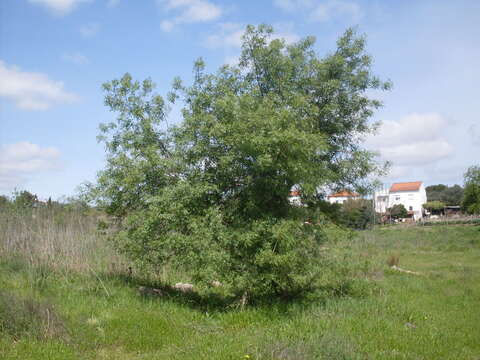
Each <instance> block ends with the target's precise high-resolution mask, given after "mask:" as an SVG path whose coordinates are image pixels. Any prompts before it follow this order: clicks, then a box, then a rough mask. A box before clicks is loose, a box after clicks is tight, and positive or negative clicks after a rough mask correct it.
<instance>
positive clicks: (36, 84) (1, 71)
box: [0, 60, 78, 110]
mask: <svg viewBox="0 0 480 360" xmlns="http://www.w3.org/2000/svg"><path fill="white" fill-rule="evenodd" d="M0 96H2V97H6V98H8V99H11V100H13V101H14V103H15V105H16V106H17V107H19V108H21V109H25V110H46V109H48V108H50V107H51V106H53V105H55V104H63V103H71V102H74V101H76V100H78V96H77V95H75V94H73V93H70V92H67V91H65V90H64V88H63V82H61V81H53V80H50V79H49V78H48V76H47V75H45V74H42V73H35V72H26V71H22V70H21V69H20V68H19V67H17V66H15V65H12V66H10V67H9V66H8V65H6V64H5V63H4V62H3V61H1V60H0Z"/></svg>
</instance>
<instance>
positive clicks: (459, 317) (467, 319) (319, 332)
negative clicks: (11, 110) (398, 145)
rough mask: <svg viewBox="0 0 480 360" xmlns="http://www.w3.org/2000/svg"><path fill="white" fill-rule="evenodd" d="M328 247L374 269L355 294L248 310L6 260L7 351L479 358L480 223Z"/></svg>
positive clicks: (1, 326)
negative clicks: (394, 260)
mask: <svg viewBox="0 0 480 360" xmlns="http://www.w3.org/2000/svg"><path fill="white" fill-rule="evenodd" d="M326 251H330V252H332V253H333V254H334V255H335V256H336V257H337V258H338V259H345V261H352V262H356V263H358V264H361V263H363V262H364V263H365V264H366V265H365V268H364V270H362V269H361V267H358V269H359V270H358V274H357V277H358V278H359V281H358V282H354V283H353V285H352V286H353V287H354V288H355V289H354V290H355V291H347V292H346V294H347V295H343V296H335V297H328V296H318V297H316V298H315V299H314V300H303V301H296V302H291V303H279V302H272V304H269V305H266V304H264V305H256V306H250V307H248V306H247V307H246V308H245V309H243V310H241V309H235V308H231V307H228V308H222V307H218V306H217V307H214V306H210V307H208V306H200V305H198V303H197V302H195V301H194V300H193V299H190V298H184V297H179V296H174V295H168V294H167V295H166V296H163V297H142V296H140V295H139V294H138V291H137V288H138V286H139V285H141V283H140V282H139V281H137V280H134V279H129V278H128V277H125V276H120V275H106V273H105V274H101V273H97V274H92V273H88V272H78V271H71V270H70V271H69V270H60V269H55V270H52V269H51V268H50V267H39V266H26V265H25V264H24V262H23V260H15V259H13V258H5V257H4V258H3V260H2V261H1V263H0V289H2V291H1V292H0V296H2V299H3V301H1V302H0V306H2V308H0V331H1V332H0V358H2V359H22V360H24V359H25V360H27V359H35V360H37V359H120V360H121V359H247V358H248V357H250V359H480V335H479V334H480V309H479V305H480V227H478V226H451V227H447V226H435V227H424V228H422V227H412V228H395V227H393V228H383V229H382V228H380V229H376V230H373V231H366V232H361V233H359V235H358V236H357V237H356V238H355V239H353V240H349V241H339V242H337V243H336V245H333V244H332V245H331V246H330V247H329V248H328V249H327V250H326ZM390 256H398V259H399V264H398V266H399V267H400V268H402V269H407V270H411V271H416V272H419V273H420V275H411V274H406V273H402V272H399V271H396V270H392V269H390V268H389V267H388V266H387V265H386V262H387V259H388V258H389V257H390ZM348 259H352V260H348ZM46 309H48V314H49V315H48V316H46V314H47V311H46ZM20 314H24V315H23V317H22V316H19V315H20ZM25 314H26V315H25ZM53 318H54V319H55V320H52V319H53ZM22 319H23V320H22ZM25 319H27V320H28V319H32V320H31V323H29V322H28V321H25ZM6 324H8V326H6Z"/></svg>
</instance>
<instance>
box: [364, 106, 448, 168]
mask: <svg viewBox="0 0 480 360" xmlns="http://www.w3.org/2000/svg"><path fill="white" fill-rule="evenodd" d="M446 126H447V121H446V120H445V119H444V118H443V117H442V116H441V115H439V114H436V113H427V114H415V113H414V114H410V115H407V116H405V117H403V118H401V119H400V120H399V121H385V122H383V123H382V125H381V127H380V128H379V129H378V133H377V134H376V135H372V136H369V137H368V138H367V139H366V145H367V147H368V148H369V149H371V150H375V151H378V152H379V153H380V155H381V158H382V159H383V160H389V161H391V162H392V163H393V165H394V166H396V167H402V168H403V167H406V168H411V167H416V166H424V165H427V164H428V165H431V164H432V163H435V162H437V161H439V160H441V159H444V158H447V157H448V156H450V155H451V154H452V153H453V146H452V145H451V144H450V143H449V142H448V141H447V140H446V139H445V138H444V137H443V135H442V134H443V132H444V130H445V127H446ZM395 171H399V169H398V168H397V169H396V170H395Z"/></svg>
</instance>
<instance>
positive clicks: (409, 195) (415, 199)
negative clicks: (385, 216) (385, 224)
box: [375, 181, 427, 221]
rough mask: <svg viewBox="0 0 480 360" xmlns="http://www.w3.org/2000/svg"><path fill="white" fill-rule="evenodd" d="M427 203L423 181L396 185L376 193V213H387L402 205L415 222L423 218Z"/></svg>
mask: <svg viewBox="0 0 480 360" xmlns="http://www.w3.org/2000/svg"><path fill="white" fill-rule="evenodd" d="M426 202H427V193H426V191H425V187H424V185H423V182H421V181H412V182H404V183H395V184H393V185H392V186H391V187H390V189H388V190H387V189H384V190H380V191H377V192H375V211H377V212H379V213H385V212H386V211H387V209H388V208H391V207H392V206H394V205H397V204H402V205H403V206H405V209H407V211H408V214H409V215H411V216H412V217H413V219H414V220H415V221H417V220H419V219H421V218H422V217H423V204H425V203H426Z"/></svg>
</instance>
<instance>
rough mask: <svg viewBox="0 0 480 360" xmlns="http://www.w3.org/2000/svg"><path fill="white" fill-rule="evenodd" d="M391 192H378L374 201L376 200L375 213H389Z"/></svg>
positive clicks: (385, 190) (386, 190)
mask: <svg viewBox="0 0 480 360" xmlns="http://www.w3.org/2000/svg"><path fill="white" fill-rule="evenodd" d="M389 197H390V195H389V192H388V189H383V190H379V191H376V192H375V194H374V200H375V211H376V212H378V213H380V214H384V213H386V212H387V209H388V208H389V205H388V202H389Z"/></svg>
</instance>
